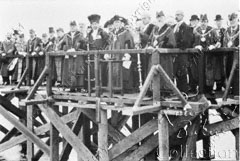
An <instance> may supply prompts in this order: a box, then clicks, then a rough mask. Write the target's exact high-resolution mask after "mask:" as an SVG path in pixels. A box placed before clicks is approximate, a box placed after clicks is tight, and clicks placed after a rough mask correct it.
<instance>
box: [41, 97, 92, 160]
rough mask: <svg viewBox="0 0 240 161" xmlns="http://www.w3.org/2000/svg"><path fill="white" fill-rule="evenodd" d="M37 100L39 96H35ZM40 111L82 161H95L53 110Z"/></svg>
mask: <svg viewBox="0 0 240 161" xmlns="http://www.w3.org/2000/svg"><path fill="white" fill-rule="evenodd" d="M37 98H39V96H37ZM39 108H40V109H41V111H42V112H43V113H44V114H45V115H46V116H47V117H48V119H49V120H50V121H51V123H52V124H53V125H54V126H55V127H56V128H57V129H58V131H59V132H60V133H61V134H62V136H63V137H64V138H65V139H66V140H67V141H68V143H69V144H71V146H72V147H73V148H74V149H75V150H76V151H77V154H78V155H79V156H81V158H82V159H83V160H89V161H97V159H96V157H95V156H94V155H93V154H92V153H91V152H90V151H89V150H88V149H87V148H86V147H85V145H84V144H83V143H82V141H81V140H80V139H79V138H78V137H77V136H76V135H75V134H74V133H73V132H72V131H71V130H70V129H69V127H68V126H67V125H66V124H65V123H64V122H63V121H62V120H61V119H60V118H59V116H58V115H57V114H56V113H55V112H54V111H53V109H51V108H49V107H46V106H44V105H43V106H42V107H39Z"/></svg>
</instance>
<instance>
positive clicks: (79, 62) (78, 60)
mask: <svg viewBox="0 0 240 161" xmlns="http://www.w3.org/2000/svg"><path fill="white" fill-rule="evenodd" d="M71 34H72V33H71V32H69V33H67V34H66V35H65V37H64V43H65V44H66V47H65V50H68V49H72V48H73V49H75V50H76V51H79V50H86V40H85V39H84V38H83V34H82V33H81V32H79V31H76V32H75V33H74V35H73V37H72V35H71ZM85 69H86V65H85V56H76V57H73V56H69V58H65V59H64V70H63V82H62V83H63V86H65V87H70V88H79V87H83V86H84V79H85Z"/></svg>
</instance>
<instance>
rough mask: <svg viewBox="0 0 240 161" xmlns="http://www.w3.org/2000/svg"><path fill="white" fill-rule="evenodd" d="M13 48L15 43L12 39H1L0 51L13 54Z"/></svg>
mask: <svg viewBox="0 0 240 161" xmlns="http://www.w3.org/2000/svg"><path fill="white" fill-rule="evenodd" d="M15 50H16V48H15V43H14V42H13V41H12V40H9V41H3V42H2V44H1V47H0V51H1V53H5V54H7V55H13V54H14V52H15Z"/></svg>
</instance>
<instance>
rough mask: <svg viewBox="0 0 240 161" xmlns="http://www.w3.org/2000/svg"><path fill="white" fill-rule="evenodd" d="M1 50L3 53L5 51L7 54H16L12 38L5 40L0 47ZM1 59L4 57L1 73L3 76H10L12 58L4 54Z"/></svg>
mask: <svg viewBox="0 0 240 161" xmlns="http://www.w3.org/2000/svg"><path fill="white" fill-rule="evenodd" d="M0 51H1V53H5V54H6V55H7V56H12V55H14V52H15V46H14V42H13V41H11V40H9V41H3V42H2V44H1V47H0ZM1 59H2V66H1V75H2V77H8V76H9V72H8V65H9V63H10V62H11V60H12V59H11V58H6V57H3V56H2V57H1Z"/></svg>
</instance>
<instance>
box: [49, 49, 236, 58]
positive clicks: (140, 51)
mask: <svg viewBox="0 0 240 161" xmlns="http://www.w3.org/2000/svg"><path fill="white" fill-rule="evenodd" d="M236 50H238V48H219V49H215V50H211V51H210V50H203V52H206V53H219V52H233V51H236ZM155 51H157V52H159V53H161V54H174V55H175V54H192V53H199V50H198V49H195V48H188V49H185V50H181V49H178V48H175V49H164V48H156V49H120V50H91V51H75V52H65V51H59V52H50V53H49V55H50V56H66V55H70V56H76V55H96V54H125V53H128V54H145V53H153V52H155Z"/></svg>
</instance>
